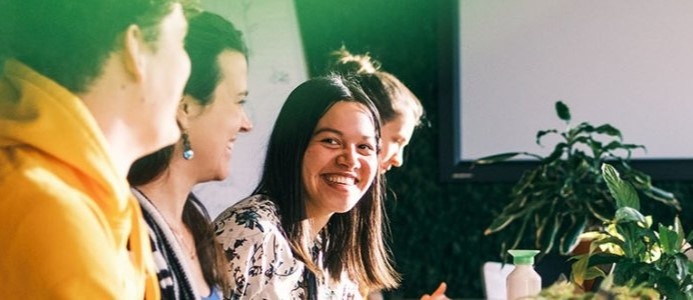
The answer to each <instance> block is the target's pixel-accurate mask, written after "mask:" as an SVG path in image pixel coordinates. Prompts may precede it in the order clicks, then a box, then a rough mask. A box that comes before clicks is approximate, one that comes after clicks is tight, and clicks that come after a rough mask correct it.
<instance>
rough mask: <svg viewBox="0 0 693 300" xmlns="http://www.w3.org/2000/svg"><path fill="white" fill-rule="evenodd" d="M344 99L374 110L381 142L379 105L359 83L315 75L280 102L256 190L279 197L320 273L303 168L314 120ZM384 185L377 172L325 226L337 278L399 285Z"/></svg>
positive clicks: (297, 244) (289, 226) (297, 240)
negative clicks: (311, 244) (387, 232)
mask: <svg viewBox="0 0 693 300" xmlns="http://www.w3.org/2000/svg"><path fill="white" fill-rule="evenodd" d="M340 101H349V102H356V103H360V104H363V105H364V106H366V107H367V108H368V109H369V110H370V112H371V115H372V118H373V122H374V124H375V126H376V139H377V142H378V143H379V141H380V121H379V119H380V118H379V116H378V111H377V108H376V107H375V105H374V104H373V103H372V102H371V101H370V100H369V99H368V97H367V96H366V95H365V94H364V93H363V91H362V90H361V89H360V87H359V86H358V85H357V84H355V83H354V82H352V81H349V80H347V79H345V78H344V77H342V76H338V75H331V76H327V77H319V78H315V79H311V80H309V81H307V82H305V83H303V84H301V85H299V86H298V87H297V88H296V89H294V90H293V91H292V92H291V94H290V95H289V97H288V98H287V100H286V102H285V103H284V105H283V106H282V109H281V111H280V112H279V116H278V117H277V120H276V122H275V124H274V129H273V130H272V134H271V136H270V140H269V145H268V149H267V156H266V158H265V165H264V171H263V174H262V178H261V179H260V183H259V185H258V187H257V188H256V189H255V192H254V193H257V194H265V195H268V196H269V198H271V199H272V201H273V202H275V203H276V205H277V206H278V207H279V213H280V214H281V222H282V227H283V228H284V230H285V232H286V234H287V237H288V239H289V243H290V244H291V247H292V250H293V251H294V255H295V256H297V258H298V259H299V260H301V261H303V262H304V263H305V264H306V266H307V267H308V269H310V270H311V271H313V273H316V274H319V275H320V276H322V274H321V272H320V270H319V269H318V268H317V267H316V265H315V263H314V262H313V261H312V259H311V255H310V252H309V250H308V245H306V242H305V239H306V236H307V234H308V232H307V230H308V229H307V228H306V227H304V226H306V225H305V222H302V221H303V220H305V219H306V212H305V206H306V203H305V198H306V197H305V192H304V188H303V177H302V176H301V175H302V174H301V170H302V165H303V157H304V154H305V151H306V148H307V147H308V144H309V141H310V139H311V138H312V137H313V130H314V129H315V126H317V124H318V122H319V120H320V119H321V118H322V116H323V115H324V114H325V113H326V112H327V111H328V110H329V109H330V107H332V105H334V104H335V103H337V102H340ZM381 190H382V186H381V175H380V173H379V172H378V173H377V175H376V178H375V180H374V181H373V184H372V185H371V186H370V188H369V189H368V191H367V192H366V194H365V195H364V196H363V197H362V198H361V199H360V200H359V202H358V203H357V204H356V206H354V208H352V209H351V210H350V211H348V212H346V213H342V214H335V215H333V216H332V217H331V218H330V220H329V222H328V224H327V226H326V228H325V229H326V231H325V232H324V234H325V235H326V236H327V240H328V243H327V248H326V249H325V256H324V265H325V266H326V267H327V269H328V271H329V273H330V274H331V276H332V277H333V278H334V279H335V280H339V276H340V274H342V271H346V272H347V273H348V274H349V277H350V278H352V279H353V280H355V281H356V282H357V283H358V284H359V286H360V287H368V288H372V289H380V288H392V287H395V286H397V283H398V280H399V279H398V275H397V274H396V273H395V272H394V269H393V267H392V263H391V260H390V259H389V254H388V251H387V249H386V246H385V244H384V241H383V218H384V210H383V198H382V193H381Z"/></svg>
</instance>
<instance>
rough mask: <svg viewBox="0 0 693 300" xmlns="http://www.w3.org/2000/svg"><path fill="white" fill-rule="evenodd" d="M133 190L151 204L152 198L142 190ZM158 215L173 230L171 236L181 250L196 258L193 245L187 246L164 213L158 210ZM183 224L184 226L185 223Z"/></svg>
mask: <svg viewBox="0 0 693 300" xmlns="http://www.w3.org/2000/svg"><path fill="white" fill-rule="evenodd" d="M135 190H136V191H137V192H139V193H140V194H141V195H142V197H144V199H147V201H149V203H151V204H152V205H153V204H154V203H153V202H152V200H149V198H148V197H147V195H145V194H144V193H143V192H142V191H140V190H139V189H137V188H135ZM153 206H154V208H156V205H153ZM156 210H157V211H158V209H156ZM159 215H161V219H162V220H164V223H166V226H168V228H169V229H171V232H173V237H174V238H175V239H176V241H177V242H178V245H180V246H181V250H183V252H188V253H185V254H186V255H189V256H190V260H196V259H197V253H196V249H195V247H190V246H188V243H186V242H185V237H184V236H183V234H182V233H181V232H180V230H178V227H174V226H171V223H169V222H168V220H167V219H166V217H165V216H164V214H162V213H161V211H159ZM183 226H184V227H185V224H184V225H183ZM193 243H194V239H193Z"/></svg>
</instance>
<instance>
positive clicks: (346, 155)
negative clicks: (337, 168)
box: [337, 146, 361, 170]
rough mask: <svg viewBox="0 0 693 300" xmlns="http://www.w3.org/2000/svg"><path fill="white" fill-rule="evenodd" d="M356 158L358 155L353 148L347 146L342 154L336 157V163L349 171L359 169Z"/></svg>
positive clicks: (359, 165) (359, 164)
mask: <svg viewBox="0 0 693 300" xmlns="http://www.w3.org/2000/svg"><path fill="white" fill-rule="evenodd" d="M358 156H359V154H358V152H357V151H356V147H355V146H347V147H344V149H343V151H342V153H341V154H340V155H339V156H338V157H337V163H338V164H339V165H341V166H345V167H347V168H348V169H349V170H354V169H358V168H360V167H361V163H360V162H359V159H358Z"/></svg>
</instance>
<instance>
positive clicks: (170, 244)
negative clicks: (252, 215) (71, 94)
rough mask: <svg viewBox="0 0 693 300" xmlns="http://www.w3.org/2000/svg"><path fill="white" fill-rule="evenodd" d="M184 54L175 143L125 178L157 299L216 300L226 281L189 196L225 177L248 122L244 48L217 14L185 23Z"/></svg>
mask: <svg viewBox="0 0 693 300" xmlns="http://www.w3.org/2000/svg"><path fill="white" fill-rule="evenodd" d="M189 22H190V25H189V28H188V34H187V37H186V38H185V49H186V50H187V52H188V53H189V55H190V61H191V64H192V72H191V74H190V78H189V79H188V83H187V84H186V86H185V92H184V93H185V95H184V97H183V99H182V100H181V101H180V104H179V106H178V117H177V120H178V124H179V126H180V128H181V131H182V135H181V136H180V139H179V140H178V142H177V143H176V144H174V145H171V146H168V147H166V148H163V149H161V150H159V151H157V152H155V153H153V154H150V155H148V156H146V157H143V158H141V159H139V160H137V161H136V162H135V164H134V165H133V166H132V168H131V169H130V173H129V174H128V180H129V181H130V183H131V184H132V185H133V187H134V188H133V192H134V194H135V196H136V197H137V198H138V200H139V202H140V205H141V207H142V210H143V213H144V218H145V220H146V221H147V224H148V225H149V228H150V237H151V239H152V245H153V247H152V248H153V249H154V255H155V258H156V262H157V267H158V269H159V271H158V276H159V284H160V288H161V293H162V298H163V299H219V298H220V297H221V294H222V293H221V292H220V290H219V289H220V288H224V287H226V286H228V284H226V283H225V282H226V279H225V277H226V271H225V270H223V269H221V270H220V268H223V267H225V265H226V264H225V260H222V258H223V256H224V254H223V253H222V252H221V251H220V250H221V249H220V247H218V245H217V244H216V243H215V242H214V234H213V231H212V228H211V226H210V219H209V216H208V215H207V211H206V210H205V208H204V206H203V205H202V204H201V202H200V201H199V200H198V199H197V197H195V195H194V194H193V193H192V189H193V187H194V186H195V185H196V184H198V183H201V182H207V181H212V180H223V179H225V178H226V177H227V176H228V174H229V161H230V159H231V155H232V150H233V144H234V142H235V141H236V138H237V137H238V134H239V133H243V132H247V131H249V130H251V128H252V124H251V122H250V120H249V119H248V116H247V115H246V112H245V110H244V108H243V104H244V102H245V98H246V96H247V95H248V80H247V74H248V64H247V60H246V55H247V50H246V45H245V43H244V42H243V40H242V37H241V33H240V32H239V31H238V30H236V28H235V27H234V26H233V24H231V23H230V22H228V21H226V20H225V19H224V18H222V17H221V16H218V15H215V14H212V13H208V12H202V13H200V14H197V15H195V16H193V17H191V18H190V21H189Z"/></svg>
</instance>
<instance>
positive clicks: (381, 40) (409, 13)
mask: <svg viewBox="0 0 693 300" xmlns="http://www.w3.org/2000/svg"><path fill="white" fill-rule="evenodd" d="M438 1H448V0H435V1H423V0H348V1H341V0H295V3H296V9H297V13H298V18H299V23H300V27H301V33H302V36H303V42H304V47H305V51H306V59H307V61H308V64H309V65H308V67H309V70H310V72H311V74H313V75H316V74H320V73H323V72H324V70H325V65H326V63H327V62H328V53H329V52H330V51H333V50H336V49H338V48H339V47H340V46H342V44H344V45H346V46H347V48H348V49H349V50H351V51H352V52H354V53H363V52H370V53H371V55H372V56H373V57H375V58H376V59H378V60H380V61H381V62H382V64H383V68H384V69H385V70H387V71H389V72H391V73H393V74H395V75H396V76H397V77H398V78H400V79H401V80H402V81H403V82H404V83H405V84H406V85H407V86H409V87H410V88H411V89H412V91H413V92H414V93H415V94H416V95H417V96H419V98H421V100H422V101H423V103H424V106H425V109H426V113H427V118H428V122H429V123H430V126H429V127H425V128H421V129H419V130H418V131H417V132H416V133H415V136H414V139H413V141H412V143H411V145H410V146H409V148H408V150H407V153H406V163H405V166H404V167H402V168H400V169H396V170H393V171H390V172H389V173H388V184H389V187H390V189H391V190H392V191H393V192H394V193H396V195H397V197H396V199H390V200H389V202H388V213H389V216H390V220H391V231H392V236H393V237H392V240H393V242H392V250H393V252H394V255H395V259H396V263H397V268H398V270H399V271H400V272H401V273H402V274H403V276H404V281H403V283H402V286H401V287H400V288H399V289H398V290H397V291H394V292H391V293H390V294H389V295H390V296H391V297H392V298H400V297H402V298H418V297H420V296H421V295H422V294H423V293H429V292H431V291H433V289H435V288H436V287H437V284H438V283H439V282H440V281H446V282H447V283H448V286H449V287H448V293H447V294H448V296H450V297H454V298H481V297H483V290H482V286H481V274H480V271H481V265H482V264H483V262H485V261H489V260H493V261H497V260H498V259H499V256H498V254H499V253H498V251H499V249H500V238H501V237H502V235H503V233H502V232H501V233H500V234H498V235H492V236H484V235H483V230H484V229H485V228H486V226H488V225H489V224H490V222H491V219H492V218H493V217H494V216H495V215H496V214H497V213H499V212H500V210H501V208H502V207H503V205H504V204H505V203H506V202H507V201H508V197H507V195H508V194H509V192H510V188H511V184H509V183H502V184H491V183H453V184H446V183H441V182H439V180H438V139H439V135H438V133H439V130H438V116H437V110H438V97H439V96H438V90H437V86H438V77H437V76H438V74H437V72H438V69H437V66H438V60H437V59H438V58H437V56H436V54H437V53H438V48H437V47H438V40H437V39H438V32H437V19H438V10H437V7H436V4H437V2H438ZM691 134H692V135H693V128H691ZM635 142H637V141H635ZM660 186H661V187H663V188H665V189H669V190H670V191H673V192H675V193H676V194H677V195H678V196H679V197H680V199H681V201H682V204H683V206H684V211H685V213H684V214H683V215H682V222H683V224H684V227H686V228H687V229H688V230H690V229H689V228H690V224H691V221H693V215H692V214H691V213H690V212H689V211H686V208H688V207H689V206H690V204H689V203H690V200H689V199H691V198H692V197H693V184H691V183H664V184H660ZM391 198H393V197H391ZM644 209H645V212H646V213H647V209H648V208H647V207H645V208H644ZM657 214H660V215H664V216H666V217H670V216H672V215H673V213H672V212H670V211H666V210H664V211H662V210H657Z"/></svg>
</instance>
